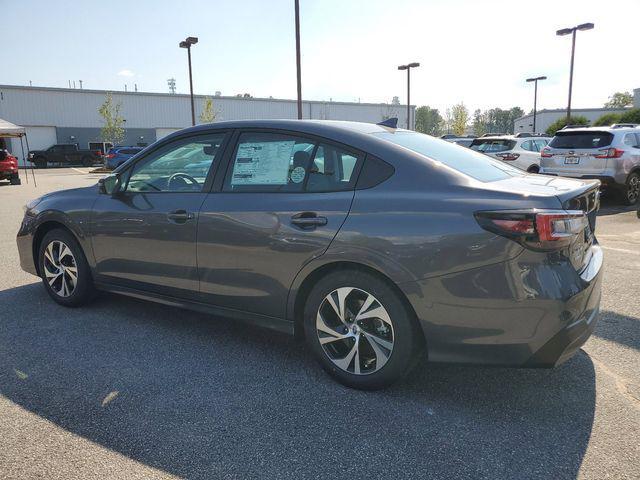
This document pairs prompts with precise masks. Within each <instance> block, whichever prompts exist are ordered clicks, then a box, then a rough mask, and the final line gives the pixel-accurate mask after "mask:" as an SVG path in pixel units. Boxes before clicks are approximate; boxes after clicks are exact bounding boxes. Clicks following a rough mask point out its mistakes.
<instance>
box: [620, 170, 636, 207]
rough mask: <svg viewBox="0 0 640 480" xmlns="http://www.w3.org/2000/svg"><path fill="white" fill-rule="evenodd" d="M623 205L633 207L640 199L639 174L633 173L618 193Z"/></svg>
mask: <svg viewBox="0 0 640 480" xmlns="http://www.w3.org/2000/svg"><path fill="white" fill-rule="evenodd" d="M620 193H621V196H622V201H623V202H624V203H625V205H635V204H636V203H638V197H640V174H639V173H638V172H633V173H632V174H631V175H629V177H628V178H627V183H626V185H625V186H624V187H623V189H622V191H621V192H620Z"/></svg>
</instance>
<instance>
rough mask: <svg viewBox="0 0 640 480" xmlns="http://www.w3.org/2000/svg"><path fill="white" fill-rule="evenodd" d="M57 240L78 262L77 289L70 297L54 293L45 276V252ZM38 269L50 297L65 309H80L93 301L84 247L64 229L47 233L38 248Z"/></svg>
mask: <svg viewBox="0 0 640 480" xmlns="http://www.w3.org/2000/svg"><path fill="white" fill-rule="evenodd" d="M55 240H59V241H61V242H64V243H65V244H66V245H67V247H69V248H70V249H71V252H72V253H73V256H74V258H75V260H76V267H77V268H78V281H77V283H76V289H75V290H74V292H73V293H72V294H71V295H69V296H68V297H61V296H59V295H58V294H57V293H56V292H54V291H53V289H52V288H51V287H50V286H49V282H48V281H47V279H46V276H45V274H44V251H45V248H46V247H47V245H49V244H50V243H51V242H53V241H55ZM38 267H39V271H40V278H42V284H43V285H44V288H45V290H46V291H47V293H48V294H49V296H50V297H51V298H52V299H53V300H54V301H55V302H56V303H59V304H60V305H64V306H65V307H78V306H80V305H82V304H84V303H86V302H87V301H88V300H90V299H91V297H92V295H93V292H94V289H93V279H92V277H91V270H90V268H89V264H88V263H87V259H86V257H85V255H84V252H83V251H82V247H80V244H79V243H78V241H77V240H76V239H75V237H74V236H73V235H72V234H71V233H69V232H68V231H66V230H63V229H54V230H51V231H49V232H47V233H46V235H45V236H44V238H43V239H42V241H41V242H40V245H39V246H38Z"/></svg>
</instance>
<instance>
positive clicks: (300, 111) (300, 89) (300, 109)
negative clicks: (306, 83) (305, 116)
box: [294, 0, 302, 120]
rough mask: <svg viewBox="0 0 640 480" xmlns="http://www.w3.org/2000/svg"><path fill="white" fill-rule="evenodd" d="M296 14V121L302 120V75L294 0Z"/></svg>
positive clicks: (298, 22) (298, 2) (297, 9)
mask: <svg viewBox="0 0 640 480" xmlns="http://www.w3.org/2000/svg"><path fill="white" fill-rule="evenodd" d="M294 4H295V14H296V76H297V79H296V80H297V87H298V120H302V75H301V71H300V70H301V67H300V1H299V0H294Z"/></svg>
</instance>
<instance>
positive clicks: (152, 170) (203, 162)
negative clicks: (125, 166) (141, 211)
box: [125, 133, 224, 192]
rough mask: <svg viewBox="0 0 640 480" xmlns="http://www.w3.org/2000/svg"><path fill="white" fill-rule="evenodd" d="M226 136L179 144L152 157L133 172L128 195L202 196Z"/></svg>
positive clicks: (168, 146)
mask: <svg viewBox="0 0 640 480" xmlns="http://www.w3.org/2000/svg"><path fill="white" fill-rule="evenodd" d="M223 140H224V134H222V133H220V134H213V135H201V136H197V137H190V138H186V139H181V140H176V141H174V142H172V143H170V144H169V145H166V146H165V147H164V148H161V149H160V150H158V151H156V152H153V153H151V154H150V155H149V156H146V157H145V158H143V159H142V160H140V161H139V162H136V164H135V165H134V167H133V168H132V170H131V173H130V175H129V179H128V181H127V184H126V187H125V190H126V191H129V192H201V191H202V188H203V186H204V183H205V180H206V178H207V175H208V173H209V170H211V167H212V166H213V165H214V160H215V159H216V156H217V154H218V153H219V152H220V147H221V146H222V142H223Z"/></svg>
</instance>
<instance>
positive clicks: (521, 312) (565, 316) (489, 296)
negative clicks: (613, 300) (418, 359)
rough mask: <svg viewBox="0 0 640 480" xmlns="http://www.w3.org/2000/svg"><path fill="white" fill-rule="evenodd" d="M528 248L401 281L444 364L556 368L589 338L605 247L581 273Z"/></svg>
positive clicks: (434, 356)
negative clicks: (479, 264)
mask: <svg viewBox="0 0 640 480" xmlns="http://www.w3.org/2000/svg"><path fill="white" fill-rule="evenodd" d="M540 255H541V254H536V253H535V252H529V251H525V252H523V254H522V255H520V256H519V257H518V258H516V259H514V260H511V261H509V262H504V263H500V264H495V265H491V266H488V267H483V268H479V269H474V270H470V271H465V272H460V273H456V274H450V275H446V276H444V277H437V278H431V279H426V280H422V281H419V282H410V283H408V284H403V285H400V287H401V288H402V289H403V291H404V292H405V294H406V295H407V298H409V301H410V302H411V304H412V306H413V308H414V310H415V311H416V313H417V315H418V318H419V320H420V323H421V326H422V329H423V332H424V334H425V339H426V343H427V351H428V355H429V359H430V360H432V361H437V362H455V363H471V364H490V365H504V366H526V367H552V366H555V365H558V364H560V363H562V362H564V361H566V360H567V359H568V358H570V357H571V356H572V355H573V354H574V353H575V352H576V351H577V350H578V349H579V348H580V347H581V346H582V345H583V344H584V342H586V341H587V339H588V338H589V336H590V335H591V333H592V332H593V329H594V327H595V323H596V320H597V313H598V310H599V305H600V290H601V276H602V274H601V270H602V268H601V267H602V250H601V249H600V247H598V246H597V245H596V246H593V247H591V259H590V261H589V263H588V265H587V267H586V268H585V269H584V270H583V271H582V272H581V273H578V272H576V270H575V269H574V268H573V267H572V266H571V264H570V263H569V262H568V261H567V262H557V263H553V262H548V261H540V258H541V257H540Z"/></svg>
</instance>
